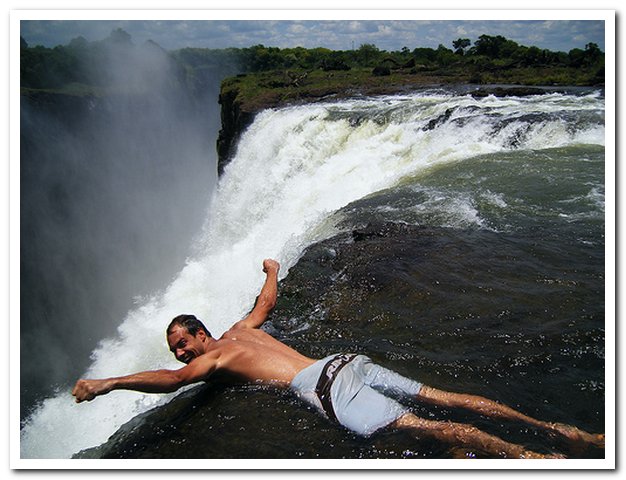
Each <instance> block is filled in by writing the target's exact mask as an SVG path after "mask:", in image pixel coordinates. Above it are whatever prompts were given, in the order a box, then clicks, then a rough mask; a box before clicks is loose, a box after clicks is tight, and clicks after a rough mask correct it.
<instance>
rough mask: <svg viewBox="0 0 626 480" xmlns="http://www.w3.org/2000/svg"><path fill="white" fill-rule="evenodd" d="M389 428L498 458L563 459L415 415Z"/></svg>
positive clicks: (464, 427)
mask: <svg viewBox="0 0 626 480" xmlns="http://www.w3.org/2000/svg"><path fill="white" fill-rule="evenodd" d="M389 426H390V427H391V428H399V429H404V430H407V431H410V432H411V433H413V434H414V435H415V436H417V437H430V438H434V439H436V440H439V441H441V442H444V443H448V444H450V445H453V446H457V447H465V448H470V449H477V450H480V451H482V452H485V453H488V454H490V455H494V456H498V457H505V458H564V457H563V456H561V455H543V454H540V453H537V452H533V451H530V450H526V449H525V448H524V447H522V446H521V445H516V444H514V443H509V442H505V441H504V440H502V439H500V438H498V437H496V436H494V435H490V434H488V433H485V432H483V431H482V430H479V429H478V428H476V427H474V426H471V425H464V424H461V423H454V422H442V421H433V420H426V419H423V418H420V417H418V416H416V415H414V414H412V413H407V414H405V415H403V416H402V417H400V418H398V419H397V420H396V421H395V422H393V423H392V424H391V425H389Z"/></svg>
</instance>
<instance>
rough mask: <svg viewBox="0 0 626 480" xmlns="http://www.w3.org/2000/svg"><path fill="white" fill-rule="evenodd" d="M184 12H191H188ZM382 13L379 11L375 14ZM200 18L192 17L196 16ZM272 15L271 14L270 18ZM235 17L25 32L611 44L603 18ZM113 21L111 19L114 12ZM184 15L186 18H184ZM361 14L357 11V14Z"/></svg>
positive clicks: (25, 28)
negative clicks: (491, 38)
mask: <svg viewBox="0 0 626 480" xmlns="http://www.w3.org/2000/svg"><path fill="white" fill-rule="evenodd" d="M182 14H183V15H184V14H185V12H182ZM374 14H375V13H374ZM188 15H189V16H192V15H191V14H188ZM265 16H267V15H265ZM247 17H248V18H246V19H235V20H183V19H176V20H174V19H172V20H168V19H156V20H143V19H139V18H138V19H132V20H128V19H127V20H118V21H116V20H98V19H95V20H84V19H81V20H65V19H55V20H22V21H21V23H20V34H21V36H22V37H23V38H24V39H25V40H26V42H27V43H28V44H29V45H30V46H35V45H43V46H45V47H54V46H57V45H66V44H68V43H69V42H70V40H72V39H73V38H76V37H78V36H82V37H84V38H85V39H87V40H88V41H96V40H102V39H104V38H106V37H108V36H109V34H110V33H111V31H112V30H113V29H116V28H122V29H123V30H125V31H126V32H127V33H129V34H130V35H131V37H132V41H133V43H135V44H137V45H140V44H143V43H144V42H145V41H147V40H152V41H154V42H156V43H157V44H159V45H160V46H161V47H163V48H164V49H166V50H176V49H179V48H184V47H199V48H227V47H240V48H242V47H249V46H253V45H258V44H263V45H265V46H269V47H280V48H289V47H297V46H301V47H305V48H316V47H325V48H329V49H333V50H350V49H352V48H358V47H359V46H360V45H362V44H374V45H376V46H377V47H378V48H380V49H381V50H388V51H392V50H401V49H402V48H403V47H407V48H409V49H410V50H413V49H414V48H416V47H430V48H437V47H438V46H439V45H440V44H442V45H444V46H445V47H447V48H452V42H453V41H454V40H456V39H458V38H469V39H470V40H471V41H472V43H473V42H474V41H476V40H477V39H478V37H479V36H480V35H483V34H486V35H493V36H495V35H502V36H504V37H506V38H508V39H510V40H513V41H515V42H517V43H518V44H520V45H525V46H529V47H530V46H536V47H539V48H542V49H548V50H552V51H564V52H568V51H570V50H571V49H573V48H581V49H584V48H585V45H587V44H588V43H590V42H592V43H596V44H597V45H598V46H599V47H600V48H601V49H602V50H604V49H605V40H604V21H602V20H554V19H549V20H541V19H539V20H524V21H518V20H479V19H469V20H392V19H390V20H377V19H376V18H375V17H374V18H371V17H370V18H367V19H350V18H349V16H348V18H346V19H344V20H333V19H330V20H313V19H302V20H288V19H284V20H271V19H268V20H257V19H255V18H254V13H252V14H249V15H247ZM109 18H110V17H109ZM179 18H180V17H179ZM353 18H357V15H355V17H353Z"/></svg>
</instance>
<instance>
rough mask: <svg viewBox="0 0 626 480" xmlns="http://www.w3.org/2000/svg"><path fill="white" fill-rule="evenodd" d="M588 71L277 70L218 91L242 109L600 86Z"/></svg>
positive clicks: (239, 80) (237, 79)
mask: <svg viewBox="0 0 626 480" xmlns="http://www.w3.org/2000/svg"><path fill="white" fill-rule="evenodd" d="M602 81H603V79H598V78H595V77H594V76H593V74H591V73H590V72H588V71H585V70H581V69H575V68H571V67H524V68H501V69H491V70H485V71H478V70H477V69H471V70H470V69H467V68H462V67H459V68H438V69H427V68H423V69H420V68H412V69H405V70H400V69H398V70H386V71H385V70H383V71H382V72H380V73H378V74H374V73H373V69H371V68H353V69H351V70H339V71H331V72H328V71H323V70H321V69H320V70H312V71H306V70H280V71H272V72H259V73H251V74H244V75H238V76H236V77H231V78H228V79H226V80H224V82H223V83H222V88H221V93H222V94H223V95H225V96H229V97H230V98H233V99H234V101H235V102H236V103H238V104H239V107H240V109H241V110H242V111H246V112H255V111H258V110H260V109H263V108H267V107H272V106H280V105H284V104H288V103H298V102H300V101H312V100H315V99H320V98H325V97H329V96H334V97H339V98H342V97H349V96H354V95H358V94H363V95H380V94H391V93H398V92H402V91H406V90H411V89H416V88H423V87H427V86H437V85H449V84H477V85H481V84H485V85H486V84H492V85H493V84H510V85H517V86H519V85H525V86H565V85H567V86H589V85H596V84H601V83H602Z"/></svg>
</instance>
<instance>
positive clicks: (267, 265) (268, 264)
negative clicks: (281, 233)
mask: <svg viewBox="0 0 626 480" xmlns="http://www.w3.org/2000/svg"><path fill="white" fill-rule="evenodd" d="M279 269H280V264H279V263H278V262H277V261H276V260H273V259H271V258H267V259H265V260H263V271H264V272H265V273H269V272H271V271H275V272H276V273H278V270H279Z"/></svg>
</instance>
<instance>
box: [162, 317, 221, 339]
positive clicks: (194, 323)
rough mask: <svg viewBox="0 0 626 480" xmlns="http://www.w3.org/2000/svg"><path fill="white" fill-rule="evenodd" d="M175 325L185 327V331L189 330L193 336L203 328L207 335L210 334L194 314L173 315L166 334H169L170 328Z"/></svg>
mask: <svg viewBox="0 0 626 480" xmlns="http://www.w3.org/2000/svg"><path fill="white" fill-rule="evenodd" d="M176 325H180V326H181V327H183V328H185V329H186V330H187V332H189V333H190V334H191V335H193V336H194V337H195V336H196V334H197V333H198V331H200V330H204V333H206V334H207V335H208V336H209V337H210V336H211V333H210V332H209V331H208V330H207V328H206V327H205V326H204V324H203V323H202V322H201V321H200V320H198V319H197V318H196V316H195V315H186V314H182V315H178V316H177V317H175V318H174V320H172V321H171V322H170V324H169V325H168V327H167V334H168V335H171V333H172V329H173V328H174V327H175V326H176Z"/></svg>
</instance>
